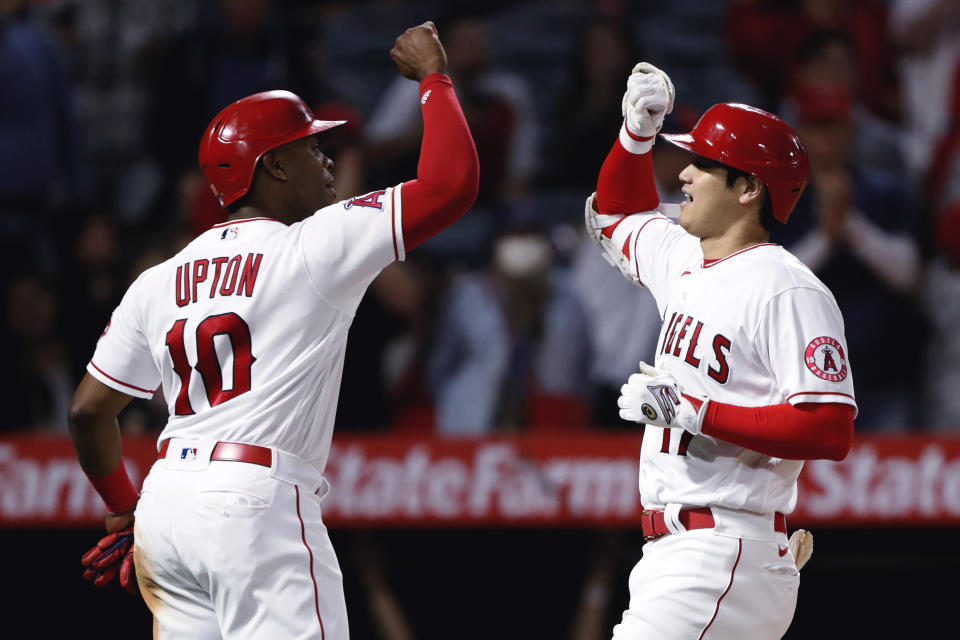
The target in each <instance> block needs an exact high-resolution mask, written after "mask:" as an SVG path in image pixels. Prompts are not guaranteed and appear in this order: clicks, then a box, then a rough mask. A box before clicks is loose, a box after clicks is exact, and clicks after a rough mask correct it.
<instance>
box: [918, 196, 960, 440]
mask: <svg viewBox="0 0 960 640" xmlns="http://www.w3.org/2000/svg"><path fill="white" fill-rule="evenodd" d="M922 300H923V307H924V310H925V311H926V313H927V316H928V317H929V319H930V322H931V325H932V331H931V335H930V338H929V348H928V351H927V366H926V373H925V376H924V396H923V398H924V403H923V406H924V407H925V409H926V416H925V418H926V420H925V426H927V427H928V428H932V429H945V430H954V431H956V430H960V393H957V391H958V390H960V331H958V330H957V327H960V200H956V201H954V204H953V205H952V206H951V207H950V208H948V209H947V210H946V212H945V213H943V214H942V215H941V216H940V220H939V223H938V225H937V255H936V257H935V258H934V259H933V261H932V262H931V263H930V265H929V267H928V269H927V274H926V279H925V282H924V285H923V290H922Z"/></svg>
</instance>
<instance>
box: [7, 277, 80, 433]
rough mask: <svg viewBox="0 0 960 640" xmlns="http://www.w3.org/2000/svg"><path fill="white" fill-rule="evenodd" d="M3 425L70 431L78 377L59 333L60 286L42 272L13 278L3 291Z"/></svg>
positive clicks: (14, 427)
mask: <svg viewBox="0 0 960 640" xmlns="http://www.w3.org/2000/svg"><path fill="white" fill-rule="evenodd" d="M4 298H5V300H4V307H5V312H4V318H3V320H4V325H5V327H4V329H5V330H4V332H3V335H4V338H3V340H4V341H5V342H7V344H5V345H4V347H5V348H4V349H3V352H4V354H5V356H6V360H7V362H8V363H9V364H10V366H6V367H4V368H3V380H2V384H0V393H3V396H4V397H3V401H4V402H3V404H4V406H5V407H6V410H5V412H4V420H3V427H4V429H14V430H16V429H46V430H49V429H53V430H62V431H66V429H67V407H69V406H70V399H71V398H72V397H73V389H74V387H75V385H76V381H75V379H74V378H73V377H72V376H71V375H70V361H69V358H68V357H67V350H66V349H65V348H64V345H63V344H62V343H61V341H60V340H59V339H58V338H57V328H58V327H57V316H58V313H59V306H60V305H59V303H58V301H57V297H56V288H55V287H54V286H53V284H52V283H51V282H50V281H49V280H48V279H47V278H45V277H43V276H42V275H40V274H37V273H26V274H23V275H20V276H18V277H15V278H13V279H12V281H11V283H10V285H9V287H8V288H7V290H6V291H4Z"/></svg>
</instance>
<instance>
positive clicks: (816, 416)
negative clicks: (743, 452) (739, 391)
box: [702, 402, 855, 460]
mask: <svg viewBox="0 0 960 640" xmlns="http://www.w3.org/2000/svg"><path fill="white" fill-rule="evenodd" d="M854 415H855V409H854V408H853V407H852V406H850V405H847V404H841V403H839V402H830V403H822V404H815V403H803V404H798V405H796V406H794V405H791V404H789V403H784V404H777V405H770V406H766V407H739V406H736V405H732V404H725V403H722V402H710V404H709V405H708V406H707V413H706V415H705V416H704V419H703V428H702V433H703V434H704V435H708V436H711V437H714V438H718V439H720V440H723V441H724V442H730V443H732V444H736V445H740V446H741V447H745V448H747V449H750V450H752V451H757V452H759V453H763V454H766V455H768V456H774V457H777V458H785V459H788V460H814V459H820V458H823V459H828V460H843V458H844V457H846V455H847V452H848V451H850V446H851V445H852V444H853V418H854Z"/></svg>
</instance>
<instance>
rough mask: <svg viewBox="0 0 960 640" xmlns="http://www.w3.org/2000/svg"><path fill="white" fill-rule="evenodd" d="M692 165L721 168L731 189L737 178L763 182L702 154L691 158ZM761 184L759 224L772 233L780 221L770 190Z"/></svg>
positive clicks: (699, 167) (707, 169) (704, 169)
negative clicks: (761, 197)
mask: <svg viewBox="0 0 960 640" xmlns="http://www.w3.org/2000/svg"><path fill="white" fill-rule="evenodd" d="M693 166H695V167H696V168H697V169H700V170H701V171H709V170H711V169H723V170H724V171H725V172H726V174H727V189H732V188H733V185H735V184H737V180H739V179H740V178H743V179H744V180H759V181H760V184H763V181H762V180H760V178H758V177H757V176H755V175H753V174H752V173H749V172H747V171H743V170H742V169H737V168H736V167H731V166H730V165H728V164H724V163H722V162H720V161H719V160H712V159H710V158H705V157H703V156H696V157H695V158H694V159H693ZM763 186H764V193H763V203H762V204H761V205H760V225H761V226H762V227H763V228H764V229H766V230H767V233H771V234H772V233H773V232H774V231H776V230H777V228H778V227H779V226H780V225H781V224H782V223H781V222H780V221H779V220H777V219H776V218H775V217H774V215H773V202H772V201H771V200H770V192H769V191H768V190H767V189H766V186H767V185H763Z"/></svg>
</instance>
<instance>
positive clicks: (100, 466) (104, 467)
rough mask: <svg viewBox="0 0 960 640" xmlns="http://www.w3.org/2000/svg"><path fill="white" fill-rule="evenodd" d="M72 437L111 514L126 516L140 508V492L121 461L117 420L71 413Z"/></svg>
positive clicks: (86, 469) (83, 464) (92, 481)
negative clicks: (128, 512) (127, 513)
mask: <svg viewBox="0 0 960 640" xmlns="http://www.w3.org/2000/svg"><path fill="white" fill-rule="evenodd" d="M70 437H71V438H72V439H73V447H74V449H75V450H76V452H77V459H78V460H79V461H80V467H81V468H82V469H83V470H84V472H85V473H86V474H87V477H88V478H89V479H90V482H91V483H92V484H93V486H94V488H95V489H96V490H97V493H99V494H100V497H101V498H103V502H104V504H105V505H106V507H107V510H108V511H110V512H112V513H123V512H127V511H130V510H132V509H133V508H134V507H135V506H136V504H137V491H136V489H135V488H134V486H133V483H131V482H130V478H129V476H127V471H126V468H125V467H124V465H123V458H122V457H121V444H120V429H119V426H118V425H117V419H116V416H112V417H109V416H103V415H96V414H91V415H78V414H76V413H74V412H73V411H71V413H70Z"/></svg>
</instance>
